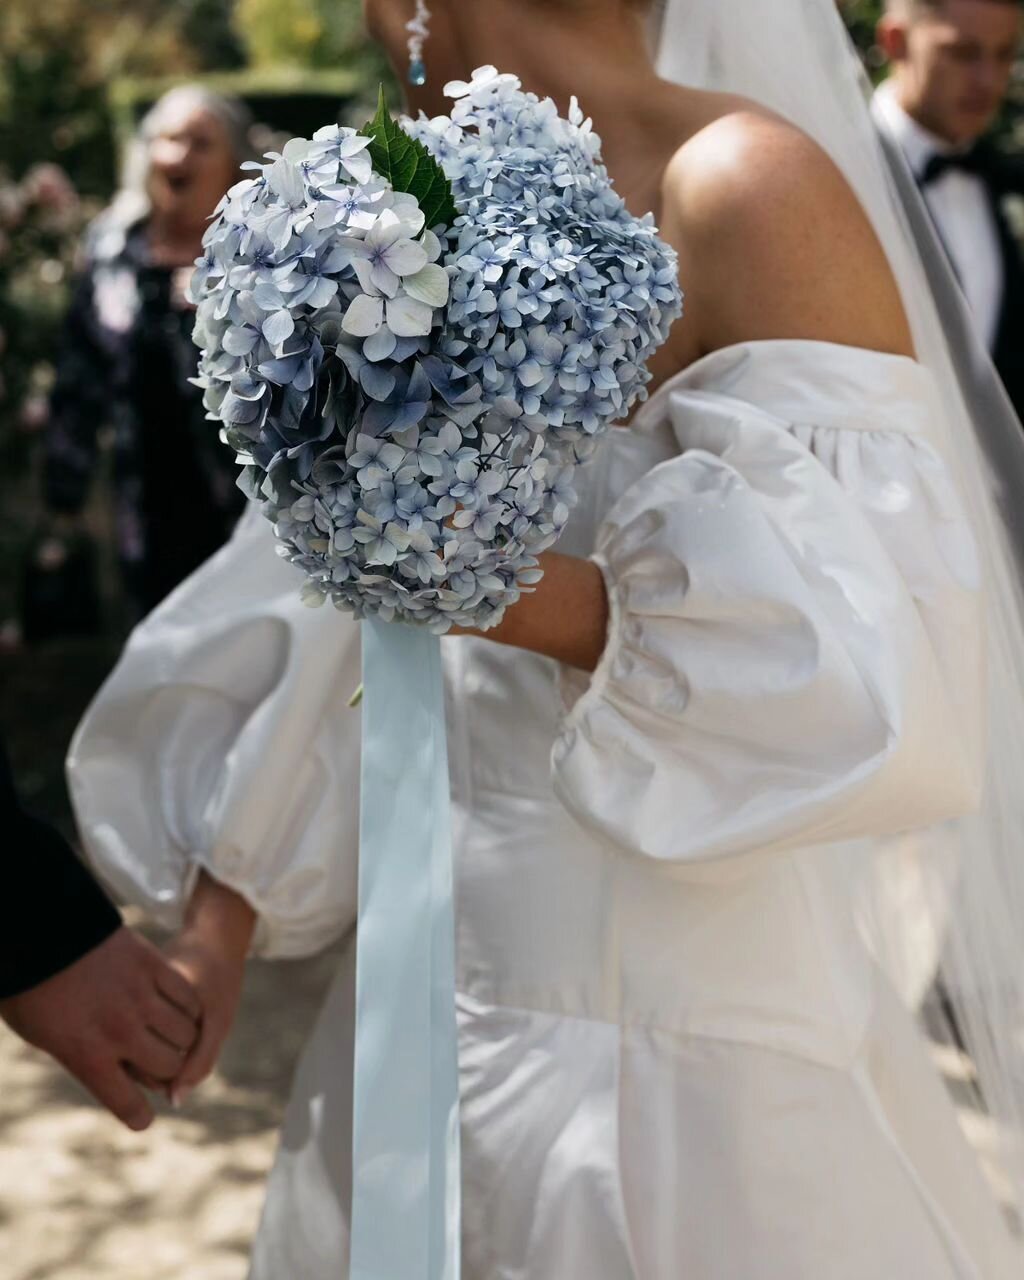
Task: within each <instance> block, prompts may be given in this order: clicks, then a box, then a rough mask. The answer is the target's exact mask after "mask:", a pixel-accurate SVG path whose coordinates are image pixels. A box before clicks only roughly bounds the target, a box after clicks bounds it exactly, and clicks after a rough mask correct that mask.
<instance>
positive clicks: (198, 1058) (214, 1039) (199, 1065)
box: [170, 1018, 225, 1102]
mask: <svg viewBox="0 0 1024 1280" xmlns="http://www.w3.org/2000/svg"><path fill="white" fill-rule="evenodd" d="M224 1034H225V1032H224V1031H223V1030H222V1029H221V1027H220V1025H219V1023H217V1022H216V1021H215V1020H214V1019H212V1018H206V1019H204V1020H203V1024H202V1027H201V1029H200V1033H199V1039H198V1040H197V1042H196V1044H195V1046H194V1047H193V1049H192V1051H191V1052H190V1053H188V1054H186V1055H185V1060H184V1062H183V1063H182V1064H181V1070H180V1071H179V1072H178V1074H177V1075H176V1076H175V1077H174V1079H173V1080H172V1081H171V1086H170V1099H171V1101H172V1102H181V1101H184V1099H185V1097H186V1096H187V1095H188V1094H189V1093H190V1092H191V1091H192V1090H193V1089H194V1088H195V1087H196V1085H198V1084H201V1083H202V1082H203V1081H204V1080H205V1079H206V1077H207V1076H208V1075H209V1074H210V1072H211V1071H212V1070H213V1068H214V1066H215V1065H216V1062H217V1055H218V1054H219V1053H220V1049H221V1045H222V1044H223V1041H224Z"/></svg>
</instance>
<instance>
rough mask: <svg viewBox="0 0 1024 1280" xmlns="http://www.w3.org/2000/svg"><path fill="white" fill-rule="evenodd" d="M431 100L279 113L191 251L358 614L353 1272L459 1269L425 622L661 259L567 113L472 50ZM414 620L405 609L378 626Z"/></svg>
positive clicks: (670, 269)
mask: <svg viewBox="0 0 1024 1280" xmlns="http://www.w3.org/2000/svg"><path fill="white" fill-rule="evenodd" d="M445 92H446V94H447V95H448V96H449V97H451V98H452V99H453V100H454V103H453V107H452V110H451V114H450V115H448V116H442V117H439V118H437V119H426V118H420V119H419V120H416V121H402V122H398V123H396V122H395V121H393V120H392V119H391V117H390V116H389V114H388V111H387V109H386V104H385V102H384V99H383V93H382V95H381V103H380V108H379V110H378V112H377V115H376V116H375V118H374V119H373V120H372V121H371V122H370V123H369V124H368V125H367V126H366V127H365V128H364V129H363V130H362V131H359V132H357V131H356V130H354V129H348V128H343V127H340V126H338V125H330V126H328V127H326V128H323V129H320V130H318V131H317V132H316V133H315V134H314V136H313V137H312V139H293V140H292V141H291V142H289V143H288V144H287V145H286V146H285V147H284V149H283V151H282V152H281V153H280V154H271V155H269V156H268V157H267V158H266V163H265V164H256V165H252V166H250V167H251V168H252V169H253V171H254V172H253V174H252V176H251V177H248V178H246V179H245V180H244V181H242V182H240V183H239V184H237V185H236V186H235V187H233V188H232V190H231V191H229V192H228V194H227V195H226V197H225V198H224V200H223V201H222V202H221V204H220V206H219V208H218V209H217V211H216V213H215V216H214V218H213V221H212V223H211V225H210V227H209V230H208V231H207V234H206V237H205V240H204V246H205V255H204V257H203V258H201V259H200V260H199V262H198V263H197V264H196V271H195V274H194V277H193V283H192V292H193V301H194V302H195V303H196V304H197V319H196V328H195V337H196V341H197V343H198V344H199V346H200V347H201V349H202V355H201V360H200V367H199V376H198V379H197V381H198V382H199V384H200V385H201V386H202V387H203V388H204V393H205V400H206V406H207V410H208V413H209V415H210V416H211V417H212V418H214V419H217V420H219V421H220V423H221V424H222V435H223V438H224V440H225V441H226V443H227V444H229V445H230V446H231V447H233V448H234V449H235V451H236V453H237V455H238V458H239V462H240V463H241V464H243V467H244V471H243V478H242V483H243V487H244V488H245V489H246V491H247V492H248V493H249V495H250V497H251V498H252V499H253V500H254V501H255V502H257V503H258V504H259V505H260V507H261V509H262V511H263V513H264V515H266V516H267V517H268V518H269V519H270V520H271V521H272V522H273V524H274V529H275V532H276V536H277V539H278V544H279V550H280V552H281V554H283V555H284V556H285V557H286V558H287V559H289V560H290V561H292V562H293V563H294V564H295V565H297V566H299V567H300V568H301V569H302V570H303V571H304V573H305V575H306V577H305V586H304V588H303V590H304V594H305V596H306V599H307V600H308V601H309V602H310V603H313V604H318V603H323V602H324V601H326V600H328V599H329V600H331V601H332V602H333V603H334V604H335V605H337V606H338V607H340V608H343V609H347V610H350V611H351V612H352V613H354V614H355V615H356V616H357V617H359V618H361V619H364V633H363V662H364V668H363V670H364V685H365V691H366V695H365V700H364V706H363V777H362V795H361V805H362V809H361V815H362V817H361V821H362V831H361V850H360V869H359V875H360V904H359V928H358V943H357V968H358V976H357V1019H356V1063H355V1097H354V1151H353V1160H354V1193H353V1209H352V1214H353V1221H352V1264H351V1271H352V1274H353V1275H360V1276H367V1277H387V1280H412V1278H413V1277H417V1280H421V1278H423V1277H431V1278H440V1277H449V1276H454V1275H455V1274H456V1267H455V1263H454V1261H453V1259H454V1258H455V1257H456V1255H457V1248H458V1244H457V1239H458V1231H457V1226H458V1211H457V1207H458V1181H459V1179H458V1090H457V1058H456V1036H455V1017H454V955H453V941H452V933H453V926H452V900H451V880H452V871H451V853H450V846H449V840H448V833H447V773H446V757H445V750H444V711H443V700H442V685H441V676H440V658H439V653H438V645H437V640H436V638H435V635H432V634H431V633H435V634H436V635H439V634H442V633H444V632H446V631H448V630H449V629H450V628H451V627H453V626H459V627H473V628H478V629H483V630H486V629H487V628H489V627H491V626H493V625H495V624H496V623H497V622H498V621H500V619H501V617H502V614H503V613H504V611H505V609H507V608H508V607H509V606H510V605H512V604H514V603H515V601H516V600H517V599H518V598H519V595H520V593H521V592H522V591H523V590H529V589H530V587H531V586H532V585H533V584H535V583H536V582H537V581H538V579H539V577H540V573H541V570H540V563H539V560H538V556H539V555H540V553H541V552H543V551H544V550H546V549H547V548H549V547H550V546H551V545H552V544H553V543H554V542H555V541H556V540H557V538H558V536H559V534H560V533H561V532H562V529H563V528H564V526H565V524H566V521H567V520H568V518H569V513H570V510H571V508H572V506H573V504H574V502H575V491H574V487H573V482H574V473H575V470H576V467H577V465H578V464H579V463H581V462H582V461H584V460H585V459H586V458H587V457H588V456H589V455H590V454H591V453H592V451H593V449H594V447H595V443H596V440H597V438H598V436H599V435H600V434H601V432H602V431H604V429H605V428H606V427H608V426H609V425H610V424H611V423H613V422H615V421H616V420H617V419H622V418H624V417H625V416H626V415H627V414H628V412H629V410H630V408H631V406H632V405H633V404H634V402H635V401H636V400H637V399H638V398H640V397H641V396H643V395H644V394H645V386H646V383H647V382H648V380H649V374H648V373H647V370H646V367H645V366H646V362H647V360H648V359H649V357H650V356H651V354H652V353H653V352H654V350H655V349H656V348H657V347H658V346H659V345H660V344H661V343H662V342H663V341H664V339H665V337H666V336H667V333H668V330H669V328H670V326H671V324H672V322H673V321H674V320H675V319H676V318H677V316H678V315H679V314H680V311H681V305H680V293H679V288H678V284H677V277H676V262H675V257H674V255H673V253H672V252H671V250H669V249H668V248H666V247H665V245H664V244H662V242H661V241H660V240H659V239H658V237H657V232H656V229H655V227H654V225H653V221H652V219H651V218H650V217H647V218H643V219H638V218H636V217H634V216H632V215H631V214H630V213H629V212H628V211H627V209H626V207H625V205H624V203H623V201H622V200H621V198H620V197H619V196H618V195H616V193H615V191H614V189H613V187H612V184H611V182H610V180H609V178H608V174H607V172H606V170H605V169H604V167H603V166H602V164H601V162H600V142H599V139H598V138H597V136H596V135H595V134H594V132H593V130H592V128H591V124H590V121H589V120H585V119H584V117H583V114H582V112H581V111H580V110H579V108H578V106H577V104H576V102H575V100H574V101H573V103H572V107H571V110H570V113H569V116H568V119H566V118H563V117H561V116H560V115H559V113H558V109H557V107H556V106H555V104H554V103H553V102H552V101H550V100H540V99H539V98H537V97H536V96H535V95H534V94H530V93H525V92H524V91H523V90H522V87H521V85H520V83H519V81H518V80H517V79H516V78H515V77H514V76H510V75H500V74H499V73H498V72H497V71H496V70H495V69H494V68H493V67H484V68H482V69H481V70H479V71H477V72H475V73H474V75H473V77H472V80H471V81H470V82H469V83H463V82H455V83H453V84H450V85H448V86H446V89H445ZM394 622H403V623H413V624H417V625H416V626H414V627H408V626H405V627H402V626H394V625H391V624H393V623H394Z"/></svg>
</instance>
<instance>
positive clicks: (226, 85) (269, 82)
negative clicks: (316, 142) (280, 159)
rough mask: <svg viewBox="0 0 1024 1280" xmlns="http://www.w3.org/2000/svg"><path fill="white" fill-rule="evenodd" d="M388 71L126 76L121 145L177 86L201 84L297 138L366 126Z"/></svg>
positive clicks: (118, 128) (118, 90)
mask: <svg viewBox="0 0 1024 1280" xmlns="http://www.w3.org/2000/svg"><path fill="white" fill-rule="evenodd" d="M383 74H384V72H383V68H382V67H381V66H379V65H378V64H376V62H375V60H364V61H363V63H362V64H361V65H360V66H359V68H358V69H347V68H346V69H341V70H331V71H324V70H312V69H304V70H296V69H294V68H291V67H280V68H270V69H266V70H262V69H261V70H251V69H250V70H241V71H226V72H219V73H214V74H205V75H198V76H190V77H187V78H185V81H183V77H181V76H175V77H166V78H164V77H161V78H156V79H148V78H147V79H140V78H137V77H122V78H121V79H118V80H115V81H113V82H112V83H111V85H110V88H109V102H110V112H111V118H112V120H113V123H114V130H115V135H116V137H117V140H118V141H119V142H122V143H123V142H125V141H126V140H127V139H128V138H129V137H130V136H131V134H132V133H133V132H134V130H135V127H136V126H137V124H138V122H139V120H140V119H141V118H142V116H143V115H145V113H146V111H147V110H148V109H149V108H150V107H151V106H152V105H153V103H154V102H156V101H157V99H158V98H160V97H161V95H162V94H164V93H166V92H167V90H168V89H172V88H173V87H174V86H175V85H176V84H181V83H183V82H186V81H187V83H190V84H192V83H195V84H202V85H204V86H205V87H206V88H209V89H212V90H213V91H215V92H216V93H222V94H225V95H226V96H228V97H235V98H240V99H241V100H242V101H243V102H244V103H245V104H246V106H248V108H249V110H250V111H251V112H252V114H253V116H254V118H255V119H256V120H257V122H258V123H260V124H264V125H268V126H269V127H270V128H272V129H275V130H281V131H282V132H286V133H289V134H292V135H302V134H305V135H306V136H308V134H309V133H310V132H311V131H312V130H313V129H316V128H319V127H320V126H321V125H323V124H327V123H329V122H330V121H331V120H336V119H339V118H341V119H343V120H344V121H345V122H346V123H351V122H353V121H361V119H362V116H363V114H364V113H365V114H367V115H368V114H371V107H372V103H373V101H374V99H375V97H376V88H377V80H378V78H379V77H380V76H381V75H383Z"/></svg>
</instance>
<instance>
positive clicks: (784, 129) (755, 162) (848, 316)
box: [474, 113, 913, 671]
mask: <svg viewBox="0 0 1024 1280" xmlns="http://www.w3.org/2000/svg"><path fill="white" fill-rule="evenodd" d="M661 234H662V236H663V237H664V238H665V239H666V240H667V241H668V242H669V243H670V244H671V245H672V246H673V248H675V249H676V251H677V252H678V253H679V261H680V275H681V278H682V285H683V288H684V289H685V291H686V314H685V316H684V318H683V319H682V320H681V321H680V322H679V325H678V326H677V332H676V333H675V334H674V335H673V336H672V337H670V339H669V345H670V347H671V345H672V343H673V341H677V340H678V339H679V338H680V337H681V338H682V342H680V355H679V359H678V361H677V364H678V366H679V367H682V366H683V365H684V364H685V363H687V361H688V360H689V359H692V358H693V356H694V355H696V354H701V355H703V354H707V353H709V352H711V351H715V350H718V349H719V348H722V347H727V346H730V345H733V344H735V343H740V342H750V341H756V340H763V339H772V338H798V339H808V340H815V341H819V342H833V343H839V344H842V345H845V346H851V347H864V348H866V349H868V350H875V351H883V352H888V353H890V354H895V355H913V343H912V340H911V336H910V330H909V326H908V323H907V318H906V314H905V312H904V310H903V306H902V303H901V301H900V296H899V290H898V288H897V286H896V282H895V280H894V279H893V275H892V272H891V270H890V268H889V264H888V262H887V260H886V258H885V255H884V253H883V251H882V247H881V245H880V244H879V242H878V239H877V237H876V236H875V233H874V231H873V230H872V228H871V225H870V223H869V221H868V219H867V217H866V216H865V214H864V212H863V210H862V209H861V207H860V205H859V204H858V203H857V200H856V198H855V197H854V195H853V193H852V191H851V190H850V187H849V186H848V185H847V183H846V181H845V179H844V178H843V177H842V175H841V174H840V172H839V170H838V169H837V168H836V167H835V165H834V164H833V163H832V162H831V160H829V159H828V157H827V156H826V155H825V154H824V152H822V151H821V150H820V149H819V148H818V147H817V146H816V145H815V144H814V143H813V142H811V141H810V140H809V139H808V138H807V137H805V136H804V135H803V134H802V133H800V132H798V131H797V130H796V129H793V128H791V127H790V126H789V125H787V124H784V123H782V122H780V121H775V120H771V119H767V118H764V117H762V116H759V115H755V114H753V113H751V114H740V115H732V116H728V117H725V118H723V119H721V120H719V121H717V122H716V123H714V124H712V125H710V126H709V127H708V128H706V129H704V130H703V131H702V132H701V133H699V134H698V135H697V136H696V137H694V138H693V139H691V140H690V141H689V142H688V143H687V144H686V145H685V146H684V147H682V148H681V149H680V151H679V152H678V153H677V154H676V156H675V157H674V159H673V161H672V163H671V164H670V165H669V167H668V170H667V172H666V176H665V183H664V190H663V204H662V214H661ZM684 350H685V353H686V354H683V351H684ZM540 560H541V565H542V567H543V569H544V577H543V579H542V580H541V582H540V583H539V584H538V586H537V589H536V591H534V592H532V593H529V594H524V595H523V597H522V598H521V599H520V601H519V602H518V603H517V604H516V605H515V607H514V608H512V609H509V610H508V612H507V614H506V616H505V618H504V620H503V621H502V623H501V624H500V625H499V626H498V627H495V628H493V629H492V630H490V631H487V632H484V633H482V634H484V635H485V636H486V638H487V639H489V640H494V641H497V642H498V643H500V644H509V645H514V646H516V647H518V648H521V649H529V650H532V651H534V652H536V653H542V654H545V655H546V656H547V657H550V658H555V659H557V660H558V661H560V662H564V663H566V664H567V665H568V666H571V667H577V668H579V669H580V670H583V671H593V670H594V668H595V666H596V665H597V662H598V660H599V658H600V656H601V652H602V650H603V648H604V643H605V633H606V629H607V622H608V599H607V594H606V591H605V587H604V582H603V578H602V575H601V573H600V571H599V569H598V568H597V566H596V565H595V564H594V563H593V562H592V561H589V560H582V559H578V558H576V557H573V556H565V555H560V554H558V553H556V552H548V553H547V554H545V555H543V556H541V557H540ZM474 634H476V633H474Z"/></svg>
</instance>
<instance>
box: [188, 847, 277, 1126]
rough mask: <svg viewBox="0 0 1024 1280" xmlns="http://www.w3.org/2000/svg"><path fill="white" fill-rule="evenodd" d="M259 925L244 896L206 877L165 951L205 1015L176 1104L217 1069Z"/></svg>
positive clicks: (197, 886)
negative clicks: (251, 945) (193, 993)
mask: <svg viewBox="0 0 1024 1280" xmlns="http://www.w3.org/2000/svg"><path fill="white" fill-rule="evenodd" d="M255 924H256V914H255V912H254V911H253V909H252V907H250V906H249V904H248V902H246V900H245V899H244V898H243V897H241V895H240V894H237V893H235V891H234V890H233V889H229V888H228V887H227V886H226V885H222V884H220V883H219V882H218V881H216V880H214V879H213V878H212V877H211V876H209V875H207V874H206V872H205V871H204V872H202V874H201V875H200V878H199V881H198V883H197V885H196V889H195V892H194V893H193V895H192V901H191V902H190V904H189V910H188V915H187V917H186V920H185V924H184V926H183V927H182V929H181V931H180V932H179V933H178V934H177V936H176V937H175V938H174V939H173V941H172V942H171V943H170V944H169V946H168V947H167V949H166V954H167V958H168V960H169V962H170V963H171V964H172V965H173V966H174V968H175V969H177V970H178V972H179V973H180V974H181V975H182V977H183V978H184V979H185V980H187V981H188V982H189V984H190V985H191V986H192V987H194V989H195V990H196V991H197V993H198V995H199V1000H200V1003H201V1005H202V1009H203V1015H202V1024H201V1028H200V1034H199V1038H198V1040H197V1041H196V1043H195V1045H194V1046H193V1048H192V1050H191V1052H190V1053H189V1054H188V1055H187V1056H186V1058H185V1059H184V1061H183V1062H181V1063H179V1069H178V1071H177V1073H176V1075H175V1077H174V1079H173V1080H172V1081H171V1084H170V1089H169V1093H170V1097H171V1101H172V1102H174V1103H179V1102H182V1101H184V1099H185V1098H186V1097H187V1096H188V1094H189V1093H190V1092H191V1090H192V1089H194V1088H195V1087H196V1085H198V1084H200V1083H201V1082H202V1081H203V1080H205V1079H206V1077H207V1076H208V1075H209V1074H210V1072H211V1071H212V1070H213V1068H214V1066H215V1065H216V1062H217V1059H218V1057H219V1056H220V1051H221V1049H222V1048H223V1045H224V1041H225V1040H226V1039H227V1036H228V1032H229V1031H230V1030H231V1026H232V1023H233V1022H234V1020H235V1014H236V1013H237V1012H238V1002H239V1000H240V999H241V995H242V980H243V978H244V975H245V960H246V956H247V955H248V952H249V946H250V943H251V941H252V934H253V929H254V928H255Z"/></svg>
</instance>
